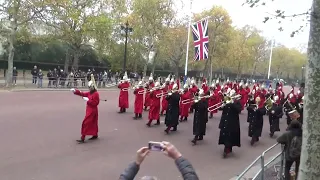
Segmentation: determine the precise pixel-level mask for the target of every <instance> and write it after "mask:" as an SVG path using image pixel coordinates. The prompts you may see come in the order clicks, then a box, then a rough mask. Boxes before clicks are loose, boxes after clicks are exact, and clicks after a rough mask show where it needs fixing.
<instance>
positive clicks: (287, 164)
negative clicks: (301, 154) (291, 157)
mask: <svg viewBox="0 0 320 180" xmlns="http://www.w3.org/2000/svg"><path fill="white" fill-rule="evenodd" d="M294 162H296V166H295V173H296V179H298V172H299V166H300V159H298V160H295V161H288V160H286V162H285V169H284V176H285V180H290V179H291V178H290V169H291V166H292V165H293V163H294Z"/></svg>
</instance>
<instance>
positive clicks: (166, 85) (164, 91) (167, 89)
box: [161, 78, 170, 115]
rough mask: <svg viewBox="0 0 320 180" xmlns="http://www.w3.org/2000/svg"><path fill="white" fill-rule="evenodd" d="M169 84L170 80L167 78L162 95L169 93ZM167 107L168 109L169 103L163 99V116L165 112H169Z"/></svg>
mask: <svg viewBox="0 0 320 180" xmlns="http://www.w3.org/2000/svg"><path fill="white" fill-rule="evenodd" d="M169 83H170V79H169V78H167V79H166V81H165V85H164V88H163V89H162V93H164V94H165V93H167V92H168V91H169V85H170V84H169ZM167 107H168V101H167V100H166V98H165V97H163V98H162V101H161V115H163V114H164V112H165V111H166V110H167Z"/></svg>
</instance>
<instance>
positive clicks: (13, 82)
mask: <svg viewBox="0 0 320 180" xmlns="http://www.w3.org/2000/svg"><path fill="white" fill-rule="evenodd" d="M17 76H18V71H17V68H16V67H13V71H12V84H13V85H17Z"/></svg>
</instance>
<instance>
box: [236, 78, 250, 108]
mask: <svg viewBox="0 0 320 180" xmlns="http://www.w3.org/2000/svg"><path fill="white" fill-rule="evenodd" d="M238 94H240V95H241V99H240V104H241V111H243V110H244V107H245V105H246V103H247V102H248V94H247V91H246V90H245V89H244V88H243V85H242V83H240V84H239V90H238Z"/></svg>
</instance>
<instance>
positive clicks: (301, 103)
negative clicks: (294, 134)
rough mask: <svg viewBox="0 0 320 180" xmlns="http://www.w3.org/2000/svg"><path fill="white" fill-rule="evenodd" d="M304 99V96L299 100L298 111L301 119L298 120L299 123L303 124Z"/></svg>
mask: <svg viewBox="0 0 320 180" xmlns="http://www.w3.org/2000/svg"><path fill="white" fill-rule="evenodd" d="M303 99H304V96H302V97H301V98H300V99H299V100H298V106H297V107H298V108H297V111H298V113H299V114H300V117H299V118H298V121H299V122H300V123H301V124H303Z"/></svg>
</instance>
